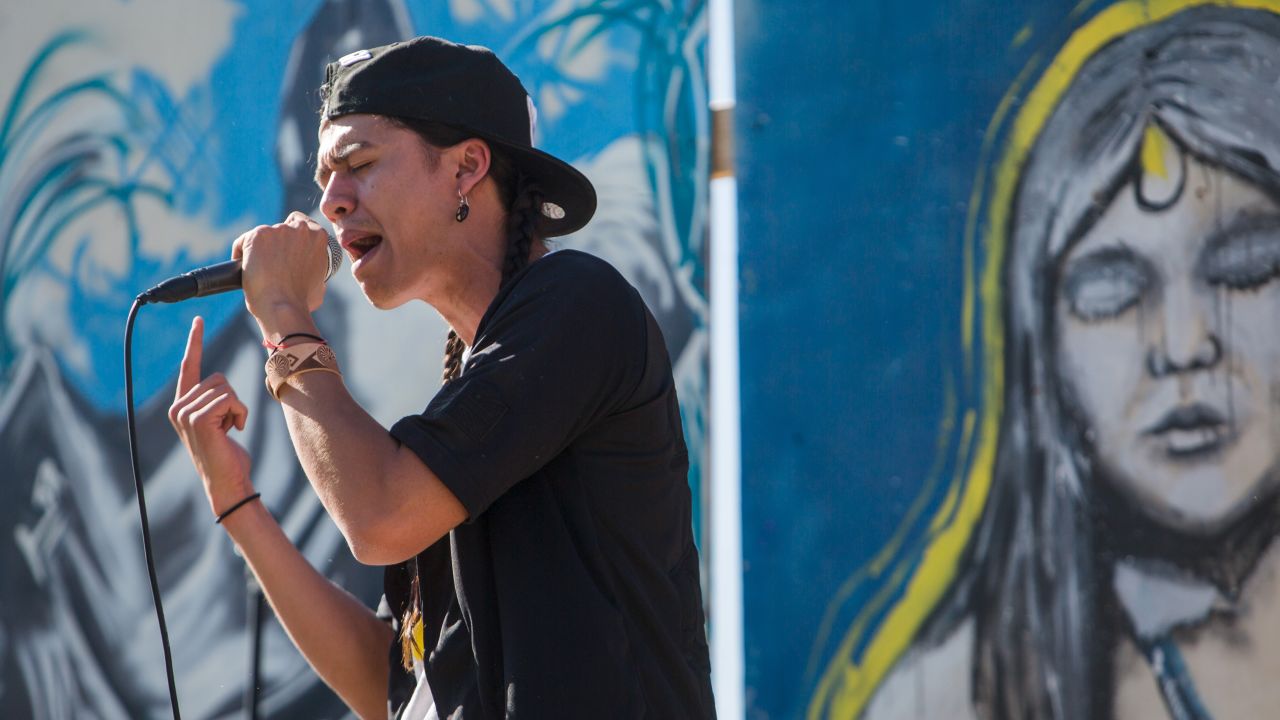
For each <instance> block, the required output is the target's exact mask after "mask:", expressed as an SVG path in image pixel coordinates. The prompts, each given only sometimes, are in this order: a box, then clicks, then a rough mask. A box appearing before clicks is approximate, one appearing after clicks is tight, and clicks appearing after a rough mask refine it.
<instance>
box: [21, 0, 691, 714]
mask: <svg viewBox="0 0 1280 720" xmlns="http://www.w3.org/2000/svg"><path fill="white" fill-rule="evenodd" d="M420 33H430V34H438V35H443V36H446V37H449V38H452V39H456V40H459V41H464V42H469V43H477V44H482V45H487V46H489V47H491V48H493V49H494V50H495V51H497V52H498V54H499V55H500V56H501V57H503V58H504V59H505V60H506V61H507V62H508V63H509V64H510V65H511V66H512V68H513V69H514V70H515V71H516V73H517V74H519V75H520V76H521V78H522V79H523V81H524V83H525V85H526V87H527V88H528V90H529V91H530V94H531V95H532V97H533V99H534V101H535V103H536V104H537V106H538V109H539V121H540V122H539V134H540V138H539V145H540V146H541V147H543V148H545V149H548V150H550V151H551V152H554V153H556V154H557V155H560V156H561V157H565V158H568V159H571V160H573V161H574V162H575V164H576V165H577V166H578V167H579V168H580V169H581V170H582V171H583V172H585V173H586V174H587V175H588V176H589V177H590V178H591V179H592V180H593V181H594V182H595V184H596V187H597V189H598V191H599V195H600V210H599V212H598V214H597V216H596V219H595V220H594V221H593V222H592V224H591V225H590V226H589V227H588V228H587V229H586V230H584V231H582V232H581V233H579V234H577V235H575V236H573V237H570V238H566V239H565V240H564V242H563V244H564V245H565V246H569V247H577V248H580V249H584V250H587V251H589V252H594V253H596V254H599V255H602V256H604V257H605V258H607V259H609V260H610V261H612V262H613V263H614V264H615V265H617V266H618V267H619V268H620V269H621V270H622V271H623V273H624V274H625V275H627V277H628V278H629V279H630V280H631V281H632V282H633V283H634V284H636V285H637V287H639V288H640V289H641V292H642V294H643V295H644V296H645V299H646V300H647V301H648V303H649V305H650V306H651V307H652V308H653V310H654V312H655V315H657V316H658V318H659V320H660V322H661V324H662V326H663V330H664V333H665V334H666V338H667V341H668V344H669V346H670V348H671V352H672V355H673V360H674V361H675V367H676V372H677V382H678V383H679V387H680V395H681V399H682V403H683V405H682V411H683V414H684V420H685V428H686V432H687V434H688V437H687V440H688V442H689V443H690V447H691V448H693V449H694V452H693V453H692V455H693V457H694V461H695V464H696V466H695V468H694V470H693V472H692V473H691V477H690V480H691V482H692V483H693V484H694V488H695V497H698V496H699V492H698V488H700V479H701V465H700V463H698V462H697V458H698V457H700V456H701V454H700V452H698V448H701V447H702V436H703V429H704V427H705V418H704V414H705V413H704V405H705V395H706V392H705V385H706V382H705V357H706V347H705V318H706V307H705V293H704V291H703V287H702V283H703V279H702V274H703V262H702V256H703V247H702V245H703V238H704V236H705V232H706V212H705V208H706V197H705V183H704V182H703V181H702V179H703V178H705V177H706V175H707V170H706V163H707V147H708V139H709V138H708V131H707V128H706V117H705V111H704V108H705V96H706V90H705V87H704V81H703V79H702V78H703V64H704V60H703V54H704V47H705V36H706V26H705V13H704V10H703V7H702V5H701V3H698V2H658V1H657V0H638V1H635V2H627V3H620V2H614V1H613V0H546V1H541V0H539V1H537V2H534V1H527V0H518V1H514V2H513V1H512V0H450V1H449V2H447V3H446V2H435V1H434V0H432V1H428V0H290V1H287V2H277V1H275V0H93V1H91V2H85V1H84V0H45V1H42V2H39V3H8V4H6V5H5V6H4V7H3V8H0V57H3V59H4V62H3V63H2V64H0V68H3V69H2V70H0V103H2V105H0V477H2V478H3V482H0V716H3V717H5V718H42V719H44V718H48V719H55V718H71V717H77V718H80V717H93V718H122V719H124V718H144V717H166V716H167V715H168V713H169V700H168V694H167V689H166V683H165V678H164V672H163V658H162V654H161V650H160V641H159V632H158V629H157V626H156V621H155V617H154V614H153V611H152V602H151V596H150V591H149V589H148V584H147V577H146V568H145V565H144V563H143V556H142V548H141V539H140V528H139V520H138V514H137V502H136V497H135V494H134V491H133V485H132V480H131V475H130V470H129V457H128V450H127V443H126V436H125V425H124V408H125V394H124V393H125V383H124V376H123V361H122V347H123V332H124V320H125V317H126V315H127V312H128V309H129V305H130V303H131V302H132V299H133V297H134V296H135V295H136V294H137V293H139V292H141V291H142V290H144V289H146V288H148V287H150V286H152V285H153V284H155V283H156V282H158V281H160V280H162V279H164V278H166V277H168V276H171V275H174V274H177V273H179V272H183V271H186V270H188V269H191V268H193V267H197V266H200V265H205V264H209V263H211V262H217V261H221V260H223V259H225V258H226V257H227V254H228V253H229V248H230V243H231V240H232V239H233V238H234V237H235V236H236V235H238V234H239V233H241V232H243V231H244V230H246V229H248V228H250V227H252V226H254V225H256V224H259V223H266V222H274V221H277V220H278V219H280V218H281V217H283V216H284V215H285V214H287V212H288V211H290V210H293V209H302V210H304V211H308V212H311V213H312V214H314V215H317V216H318V212H317V211H316V203H317V200H318V192H317V190H316V188H315V187H314V184H313V183H312V181H311V179H310V178H311V176H312V170H313V167H312V162H313V160H314V154H315V145H316V140H315V128H316V124H317V110H318V106H319V98H318V96H317V93H316V90H317V88H318V87H319V85H320V83H321V81H322V79H323V77H322V70H323V65H324V63H325V62H327V61H329V60H332V59H335V58H337V57H340V56H342V55H344V54H346V53H348V52H351V51H353V50H356V49H359V48H362V47H367V46H372V45H378V44H382V43H385V42H389V41H391V40H394V39H399V38H403V37H409V36H412V35H414V34H420ZM329 287H330V289H329V292H328V297H327V300H326V302H325V306H324V307H323V308H322V310H321V313H320V315H319V316H318V321H319V324H320V326H321V328H322V329H324V331H325V333H326V335H328V336H329V337H330V339H331V341H332V342H333V343H334V345H335V346H337V347H339V348H340V349H341V350H340V352H341V353H342V355H343V358H344V366H345V367H346V368H348V372H347V380H348V384H349V385H350V386H351V388H352V391H353V393H354V394H355V395H356V397H357V398H358V399H359V400H360V401H361V402H362V403H363V404H364V405H365V406H366V407H367V408H369V409H370V411H371V412H372V413H373V415H374V416H375V417H377V418H378V419H379V420H381V421H383V422H384V423H386V424H388V425H389V424H390V423H392V422H394V421H395V420H396V419H397V418H399V417H400V416H402V415H404V414H408V413H412V412H417V411H419V410H420V409H421V408H422V407H424V406H425V405H426V402H427V400H428V399H429V398H430V396H431V395H432V393H433V392H434V390H435V387H436V386H437V384H438V378H439V374H440V372H439V369H440V358H441V357H442V354H443V342H444V333H445V328H444V326H443V324H442V322H441V321H440V320H439V319H438V318H437V317H436V316H435V315H434V313H433V312H432V311H430V310H429V309H427V308H424V307H411V308H403V309H401V310H398V311H394V312H391V313H380V312H377V311H374V310H373V309H372V308H370V307H368V306H367V304H366V303H365V301H364V300H363V298H362V297H361V295H360V293H359V290H358V288H357V287H356V286H355V284H354V282H352V281H351V279H350V277H349V276H348V275H347V273H345V272H342V273H340V274H339V277H337V278H335V280H334V281H332V282H331V283H330V286H329ZM195 314H200V315H203V316H204V317H205V319H206V327H207V328H208V332H207V334H206V337H207V338H209V340H207V344H206V361H205V364H206V368H207V369H208V370H210V371H212V370H221V371H222V372H224V373H226V374H227V376H228V377H229V378H230V379H231V381H232V383H233V384H234V385H235V386H236V387H237V388H238V389H239V392H240V394H241V396H242V397H243V398H244V399H245V400H246V402H247V403H248V405H249V407H250V420H249V426H248V427H247V428H246V431H245V433H244V437H242V438H241V440H242V442H244V444H245V445H246V446H247V447H248V448H249V450H250V453H251V454H252V455H253V457H254V460H255V463H254V466H255V472H256V476H255V478H254V480H255V483H256V485H257V486H258V488H259V489H260V490H261V491H262V494H263V498H264V500H266V502H267V505H268V507H270V508H271V509H272V511H273V512H274V513H275V514H276V515H277V516H278V517H279V518H280V519H281V521H282V525H283V527H284V528H285V530H286V532H288V533H289V535H290V536H291V537H292V538H293V539H294V540H295V541H296V542H297V543H298V544H299V546H300V547H301V548H302V549H303V551H304V552H305V553H306V555H307V556H308V558H310V560H311V561H312V562H313V563H315V564H316V565H317V566H318V567H320V568H321V569H322V570H323V571H324V572H325V573H326V574H328V575H329V576H331V577H333V578H334V579H335V580H338V581H339V582H342V583H344V584H345V585H347V586H348V587H349V588H351V589H352V591H353V592H355V593H356V594H357V595H359V596H361V597H362V598H363V599H364V600H366V601H368V602H370V603H373V602H376V599H377V595H378V593H379V592H380V582H381V581H380V571H378V570H377V569H373V568H367V567H362V566H360V565H359V564H358V563H356V562H355V561H354V560H353V559H352V558H351V557H350V555H349V554H348V552H347V549H346V546H345V543H344V542H343V541H342V538H341V536H340V535H339V534H338V533H337V531H336V529H335V528H334V527H333V526H332V525H331V524H330V523H329V522H328V520H327V518H326V517H325V516H324V513H323V512H322V510H321V508H320V506H319V504H318V503H317V501H316V500H315V498H314V496H313V495H312V494H311V492H310V489H309V487H308V485H307V482H306V480H305V478H304V477H303V476H302V474H301V471H300V470H299V468H298V466H297V464H296V461H295V459H294V457H293V455H292V451H291V449H290V445H289V442H288V439H287V434H286V430H285V427H284V423H283V421H282V417H281V415H280V413H279V411H278V410H276V409H275V408H274V407H273V403H272V402H271V401H270V400H269V398H267V397H266V395H265V391H264V390H263V389H262V382H261V372H262V371H261V365H262V354H261V352H262V351H261V348H260V346H259V344H258V343H259V341H260V338H259V337H257V334H256V329H255V328H254V327H253V324H252V321H251V319H250V318H249V316H248V315H247V314H246V313H245V311H244V309H243V303H242V300H241V298H240V297H239V296H238V295H226V296H218V297H215V298H207V299H203V300H198V301H191V302H188V303H184V304H181V305H174V306H147V307H145V308H143V310H142V312H141V314H140V316H139V319H138V322H137V327H136V330H135V335H134V342H133V348H134V371H135V387H134V390H135V399H136V401H137V403H138V408H139V412H138V429H139V437H140V445H141V448H140V451H141V465H142V472H143V475H144V478H145V480H146V488H147V501H148V502H147V506H148V510H149V515H150V519H151V523H150V524H151V528H152V532H153V534H154V537H155V549H156V555H157V564H158V573H159V580H160V584H161V588H162V591H163V594H164V603H165V610H166V615H167V620H168V627H169V632H170V637H171V639H172V644H173V650H174V655H175V664H176V672H177V686H178V690H179V697H180V700H181V704H182V709H183V714H184V716H185V717H191V718H214V717H232V716H235V717H244V716H245V715H244V710H243V709H242V708H243V706H244V704H245V700H244V695H245V691H246V686H247V683H248V678H249V671H250V667H251V664H252V661H251V658H250V648H251V647H252V645H251V637H252V635H253V627H254V624H253V623H252V622H251V619H252V617H253V616H254V614H255V613H256V609H257V606H256V603H255V600H254V595H253V590H252V588H250V587H249V586H248V583H247V580H246V578H245V574H244V570H243V564H242V563H241V562H240V561H239V559H238V558H236V557H235V555H234V553H233V551H232V547H231V544H230V542H229V541H228V540H227V539H226V537H225V536H224V534H223V533H222V532H221V531H220V530H219V529H217V528H216V527H215V526H214V525H213V523H212V522H211V518H210V514H209V508H208V506H207V501H206V500H205V499H204V497H203V493H202V491H201V489H200V484H199V481H198V479H197V478H196V477H195V475H194V471H193V469H192V468H191V466H190V461H189V460H188V459H187V458H186V456H185V454H184V453H183V452H182V451H181V450H180V448H179V446H178V443H177V442H176V437H175V436H174V434H173V432H172V429H171V428H170V427H169V426H168V422H167V419H166V417H165V411H166V409H167V406H168V404H169V402H170V398H171V393H172V392H173V383H174V380H175V376H176V370H177V364H178V361H179V360H180V358H181V354H182V343H183V340H184V337H185V333H184V329H185V328H186V327H187V326H188V325H189V323H190V319H191V317H192V316H193V315H195ZM393 344H394V346H395V347H397V349H398V350H399V352H397V353H387V352H380V351H379V350H378V348H385V347H388V346H390V345H393ZM392 379H394V381H393V380H392ZM268 614H269V613H268ZM260 637H261V647H260V656H261V672H260V678H259V683H258V691H257V698H256V702H257V704H258V708H259V716H261V717H280V718H302V717H306V718H324V717H343V716H345V715H346V713H345V711H344V709H343V708H342V707H341V706H340V705H339V704H338V703H337V702H336V700H335V699H334V698H333V697H332V696H331V695H330V694H329V692H328V691H327V690H326V689H325V688H324V687H323V686H322V685H320V684H319V683H318V681H317V680H316V679H315V678H314V676H313V675H312V674H311V673H310V672H309V670H308V669H307V668H306V666H305V663H304V662H303V661H302V660H301V659H300V657H299V656H298V655H297V654H296V652H295V651H294V650H293V649H292V647H291V646H290V644H289V642H288V640H287V639H286V638H285V637H284V634H283V632H282V631H281V630H280V628H279V626H278V625H276V624H275V623H274V622H273V621H272V620H270V619H269V618H268V620H267V622H266V624H265V627H264V628H263V630H262V631H261V635H260Z"/></svg>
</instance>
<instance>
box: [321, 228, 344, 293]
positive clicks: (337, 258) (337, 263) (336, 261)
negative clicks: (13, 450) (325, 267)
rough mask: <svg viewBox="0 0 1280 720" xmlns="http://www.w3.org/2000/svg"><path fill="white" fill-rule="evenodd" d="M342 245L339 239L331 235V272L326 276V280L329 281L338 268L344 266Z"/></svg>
mask: <svg viewBox="0 0 1280 720" xmlns="http://www.w3.org/2000/svg"><path fill="white" fill-rule="evenodd" d="M342 255H343V252H342V246H341V245H339V244H338V239H337V238H335V237H334V236H332V235H330V236H329V274H328V275H325V276H324V280H325V282H329V278H331V277H333V276H334V274H336V273H337V272H338V268H340V267H342Z"/></svg>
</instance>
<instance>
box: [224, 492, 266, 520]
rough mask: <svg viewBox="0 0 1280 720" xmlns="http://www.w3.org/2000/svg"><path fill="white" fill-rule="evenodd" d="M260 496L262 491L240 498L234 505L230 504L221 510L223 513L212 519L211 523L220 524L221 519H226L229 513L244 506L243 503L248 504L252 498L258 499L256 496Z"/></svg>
mask: <svg viewBox="0 0 1280 720" xmlns="http://www.w3.org/2000/svg"><path fill="white" fill-rule="evenodd" d="M260 497H262V493H254V494H252V495H250V496H249V497H247V498H245V499H243V500H241V501H240V502H238V503H236V504H235V505H232V506H231V507H229V508H227V509H226V510H225V511H223V513H222V514H221V515H219V516H218V519H217V520H214V521H213V524H214V525H221V524H222V521H223V520H226V519H227V516H228V515H230V514H231V513H233V512H235V511H237V510H239V509H240V508H242V507H244V506H245V505H248V504H249V503H251V502H253V501H254V500H257V499H258V498H260Z"/></svg>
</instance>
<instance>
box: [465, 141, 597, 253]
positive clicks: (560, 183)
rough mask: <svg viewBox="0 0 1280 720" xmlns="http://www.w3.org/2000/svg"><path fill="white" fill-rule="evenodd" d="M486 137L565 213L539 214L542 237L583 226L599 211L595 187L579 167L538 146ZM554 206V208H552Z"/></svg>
mask: <svg viewBox="0 0 1280 720" xmlns="http://www.w3.org/2000/svg"><path fill="white" fill-rule="evenodd" d="M481 137H484V139H485V140H486V141H488V142H490V143H493V144H495V145H497V146H499V147H501V148H502V149H503V150H504V151H505V152H506V155H507V157H508V158H509V159H510V160H511V164H512V165H514V166H515V167H516V168H518V169H519V170H522V171H524V172H525V173H527V174H528V175H530V176H532V177H533V178H534V179H535V180H537V182H538V187H539V188H540V189H541V190H542V201H543V203H550V204H552V205H554V206H555V207H558V208H560V209H561V210H563V211H564V216H563V217H559V218H557V217H552V216H550V215H548V214H547V212H546V210H544V211H543V212H540V213H539V214H538V220H537V226H538V232H539V234H541V235H542V236H543V237H558V236H560V235H568V234H569V233H572V232H577V231H578V230H581V229H582V228H583V227H584V226H585V225H586V224H587V222H588V221H590V220H591V216H592V215H595V212H596V189H595V187H594V186H592V184H591V181H590V180H588V179H587V176H586V175H583V174H582V173H581V172H579V171H578V169H577V168H575V167H574V166H572V165H570V164H569V163H567V162H565V161H563V160H561V159H560V158H557V157H555V156H554V155H550V154H548V153H545V152H543V151H541V150H538V149H537V148H530V147H527V146H525V147H522V146H519V145H512V144H511V143H508V142H504V141H502V140H498V139H496V138H492V137H486V136H484V135H482V136H481ZM550 209H551V210H553V214H559V213H554V208H550Z"/></svg>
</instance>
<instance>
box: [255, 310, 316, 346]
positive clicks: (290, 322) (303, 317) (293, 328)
mask: <svg viewBox="0 0 1280 720" xmlns="http://www.w3.org/2000/svg"><path fill="white" fill-rule="evenodd" d="M249 312H250V313H252V314H253V317H254V319H255V320H257V321H258V329H259V330H260V331H261V332H262V339H263V340H265V341H267V342H269V343H278V342H280V339H281V338H283V337H284V336H286V335H290V334H293V333H306V334H309V335H315V336H320V331H319V328H317V327H316V321H315V319H314V318H313V317H311V312H310V311H309V310H307V308H306V307H305V306H300V305H297V304H294V303H289V302H280V303H271V304H269V305H267V306H265V307H263V308H258V307H251V308H249Z"/></svg>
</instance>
